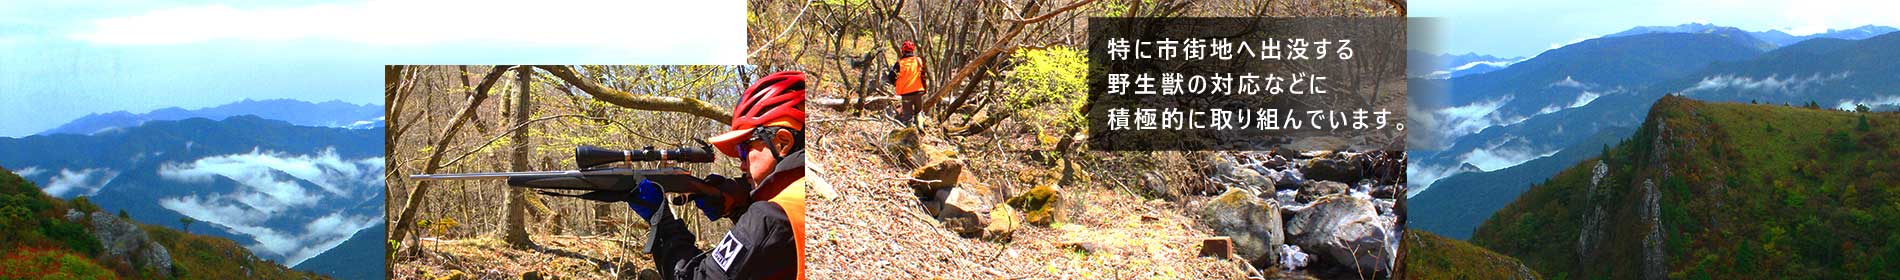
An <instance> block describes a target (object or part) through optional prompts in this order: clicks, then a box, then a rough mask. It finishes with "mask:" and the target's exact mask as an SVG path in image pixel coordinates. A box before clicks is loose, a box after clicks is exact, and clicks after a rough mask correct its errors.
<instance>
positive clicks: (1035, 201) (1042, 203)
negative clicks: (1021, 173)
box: [1008, 185, 1062, 226]
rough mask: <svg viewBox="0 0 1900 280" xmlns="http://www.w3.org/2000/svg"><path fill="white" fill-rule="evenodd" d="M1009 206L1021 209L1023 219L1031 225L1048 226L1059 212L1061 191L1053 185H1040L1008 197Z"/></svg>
mask: <svg viewBox="0 0 1900 280" xmlns="http://www.w3.org/2000/svg"><path fill="white" fill-rule="evenodd" d="M1008 203H1009V206H1010V207H1015V208H1016V209H1021V210H1022V212H1023V220H1024V221H1027V222H1029V224H1032V225H1038V226H1049V224H1052V223H1055V222H1056V219H1057V218H1058V216H1059V215H1060V214H1061V213H1060V212H1061V211H1060V208H1062V191H1061V190H1060V189H1058V188H1056V186H1055V185H1042V186H1038V187H1036V188H1034V189H1030V190H1029V192H1025V193H1023V194H1022V195H1018V196H1016V197H1011V198H1009V201H1008Z"/></svg>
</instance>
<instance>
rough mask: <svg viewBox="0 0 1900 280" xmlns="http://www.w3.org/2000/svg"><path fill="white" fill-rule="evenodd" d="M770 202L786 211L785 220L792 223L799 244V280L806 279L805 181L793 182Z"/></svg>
mask: <svg viewBox="0 0 1900 280" xmlns="http://www.w3.org/2000/svg"><path fill="white" fill-rule="evenodd" d="M769 201H771V202H772V203H773V204H778V207H779V208H783V209H785V219H786V220H789V221H791V222H792V240H793V241H794V242H793V243H796V244H798V250H797V251H798V279H801V280H802V279H805V179H804V178H799V179H798V181H793V182H792V184H791V185H790V186H786V187H785V190H783V191H779V193H778V195H776V196H773V197H772V199H771V200H769Z"/></svg>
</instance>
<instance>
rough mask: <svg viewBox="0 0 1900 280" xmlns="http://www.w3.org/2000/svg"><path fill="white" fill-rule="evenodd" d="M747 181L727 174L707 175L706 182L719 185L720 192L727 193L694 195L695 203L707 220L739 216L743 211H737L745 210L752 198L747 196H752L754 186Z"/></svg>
mask: <svg viewBox="0 0 1900 280" xmlns="http://www.w3.org/2000/svg"><path fill="white" fill-rule="evenodd" d="M745 182H746V181H743V180H734V179H732V178H726V176H720V175H719V174H711V175H706V183H707V184H712V185H713V186H717V187H718V188H719V191H720V192H724V193H725V196H723V197H717V196H710V195H701V196H695V197H693V205H694V206H698V207H699V211H700V212H701V213H702V214H706V219H707V220H713V221H717V220H719V218H721V217H736V216H739V215H740V214H742V213H738V212H737V211H741V210H744V207H745V206H746V204H750V203H751V201H750V199H747V198H750V197H751V196H752V194H751V191H752V187H751V186H747V185H746V183H745Z"/></svg>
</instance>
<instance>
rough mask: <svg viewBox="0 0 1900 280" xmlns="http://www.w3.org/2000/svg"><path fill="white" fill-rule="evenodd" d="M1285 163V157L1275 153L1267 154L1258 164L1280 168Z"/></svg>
mask: <svg viewBox="0 0 1900 280" xmlns="http://www.w3.org/2000/svg"><path fill="white" fill-rule="evenodd" d="M1286 163H1287V161H1286V157H1282V156H1280V155H1278V154H1275V155H1269V156H1267V159H1266V160H1264V161H1261V162H1260V166H1261V167H1266V168H1272V169H1282V168H1285V167H1286Z"/></svg>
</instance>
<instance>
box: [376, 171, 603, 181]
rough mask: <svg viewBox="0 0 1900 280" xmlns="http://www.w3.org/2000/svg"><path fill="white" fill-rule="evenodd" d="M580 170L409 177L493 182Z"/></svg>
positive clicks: (415, 178)
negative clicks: (516, 177) (495, 180)
mask: <svg viewBox="0 0 1900 280" xmlns="http://www.w3.org/2000/svg"><path fill="white" fill-rule="evenodd" d="M581 172H582V171H580V170H559V171H527V172H481V173H444V174H416V175H409V179H413V180H493V179H508V178H509V177H515V176H561V175H566V176H579V175H581Z"/></svg>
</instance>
